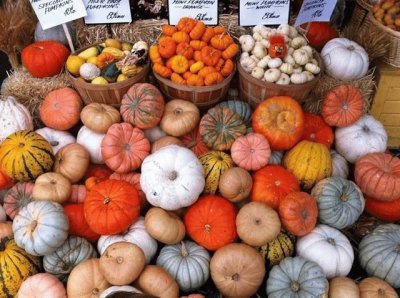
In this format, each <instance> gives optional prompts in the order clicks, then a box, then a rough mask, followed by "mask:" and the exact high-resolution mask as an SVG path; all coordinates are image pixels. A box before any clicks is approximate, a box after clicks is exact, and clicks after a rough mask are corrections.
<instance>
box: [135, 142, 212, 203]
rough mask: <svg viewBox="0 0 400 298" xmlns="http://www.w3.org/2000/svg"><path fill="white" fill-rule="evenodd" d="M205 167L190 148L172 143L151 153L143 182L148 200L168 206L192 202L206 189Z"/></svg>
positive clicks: (143, 174) (142, 169)
mask: <svg viewBox="0 0 400 298" xmlns="http://www.w3.org/2000/svg"><path fill="white" fill-rule="evenodd" d="M204 185H205V178H204V170H203V166H202V165H201V163H200V161H199V159H198V158H197V156H196V155H195V154H194V153H193V152H192V151H191V150H189V149H187V148H184V147H180V146H176V145H169V146H166V147H163V148H161V149H159V150H158V151H156V152H154V153H153V154H150V155H149V156H147V157H146V158H145V159H144V161H143V163H142V167H141V175H140V186H141V187H142V190H143V192H144V193H145V195H146V198H147V201H148V202H149V203H150V204H152V205H153V206H156V207H161V208H163V209H165V210H177V209H179V208H182V207H187V206H190V205H192V204H193V203H194V202H195V201H196V200H197V199H198V198H199V195H200V194H201V192H202V191H203V189H204Z"/></svg>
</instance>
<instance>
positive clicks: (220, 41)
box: [210, 32, 233, 51]
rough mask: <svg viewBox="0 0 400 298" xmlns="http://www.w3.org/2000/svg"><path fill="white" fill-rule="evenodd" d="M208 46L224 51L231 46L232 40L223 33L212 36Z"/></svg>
mask: <svg viewBox="0 0 400 298" xmlns="http://www.w3.org/2000/svg"><path fill="white" fill-rule="evenodd" d="M210 44H211V46H212V47H213V48H215V49H217V50H220V51H224V50H225V49H226V48H227V47H228V46H230V45H231V44H233V38H232V37H231V36H230V35H228V34H226V33H225V32H224V33H221V34H217V35H215V36H213V37H212V38H211V40H210Z"/></svg>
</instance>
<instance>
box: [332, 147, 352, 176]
mask: <svg viewBox="0 0 400 298" xmlns="http://www.w3.org/2000/svg"><path fill="white" fill-rule="evenodd" d="M331 160H332V176H339V177H342V178H345V179H346V178H347V177H348V176H349V164H348V162H347V160H346V159H345V158H344V157H343V156H341V155H340V154H339V153H337V152H336V150H333V149H331Z"/></svg>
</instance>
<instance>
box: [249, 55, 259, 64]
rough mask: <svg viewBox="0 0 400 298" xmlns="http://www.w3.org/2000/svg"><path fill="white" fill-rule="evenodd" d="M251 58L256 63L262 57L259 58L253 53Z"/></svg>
mask: <svg viewBox="0 0 400 298" xmlns="http://www.w3.org/2000/svg"><path fill="white" fill-rule="evenodd" d="M250 58H251V59H253V60H254V61H255V62H256V64H257V63H258V62H259V61H260V59H259V58H257V57H256V56H255V55H251V56H250Z"/></svg>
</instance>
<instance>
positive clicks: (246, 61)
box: [240, 57, 257, 73]
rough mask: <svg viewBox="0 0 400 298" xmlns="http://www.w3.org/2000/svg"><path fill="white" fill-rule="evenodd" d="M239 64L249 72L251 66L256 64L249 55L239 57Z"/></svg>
mask: <svg viewBox="0 0 400 298" xmlns="http://www.w3.org/2000/svg"><path fill="white" fill-rule="evenodd" d="M240 65H241V66H242V67H243V69H244V71H245V72H248V73H250V72H251V71H252V70H253V68H254V67H256V66H257V62H256V61H255V60H254V59H253V58H251V57H245V58H243V59H240Z"/></svg>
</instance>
